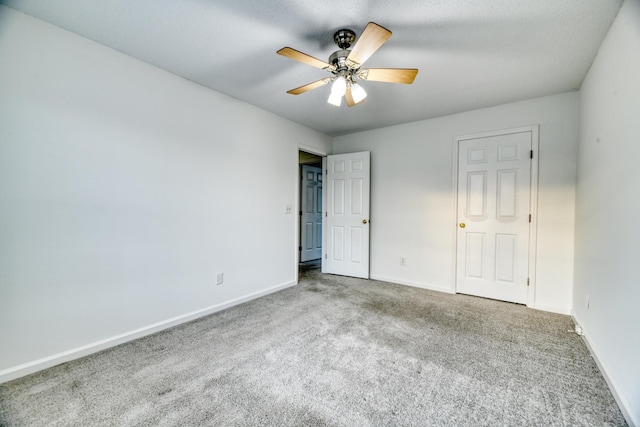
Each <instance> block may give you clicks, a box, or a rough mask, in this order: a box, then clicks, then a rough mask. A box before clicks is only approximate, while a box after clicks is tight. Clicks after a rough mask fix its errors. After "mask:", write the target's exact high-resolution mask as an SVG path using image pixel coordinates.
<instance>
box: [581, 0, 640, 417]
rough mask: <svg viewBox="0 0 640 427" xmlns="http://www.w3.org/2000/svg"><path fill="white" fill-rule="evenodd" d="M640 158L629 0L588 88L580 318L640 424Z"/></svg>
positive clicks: (638, 54) (639, 5)
mask: <svg viewBox="0 0 640 427" xmlns="http://www.w3.org/2000/svg"><path fill="white" fill-rule="evenodd" d="M639 158H640V2H638V1H637V0H627V1H625V3H624V4H623V6H622V8H621V9H620V12H619V15H618V17H617V18H616V20H615V22H614V23H613V25H612V27H611V29H610V30H609V33H608V35H607V37H606V39H605V40H604V42H603V43H602V45H601V47H600V50H599V52H598V55H597V57H596V59H595V61H594V63H593V65H592V66H591V70H590V71H589V73H588V74H587V77H586V79H585V80H584V82H583V84H582V88H581V90H580V144H579V156H578V181H577V205H576V241H575V252H576V260H575V285H574V298H573V314H574V316H575V318H576V320H577V321H578V322H579V323H580V324H581V325H582V327H583V330H584V332H585V337H586V339H587V341H588V343H589V344H590V346H591V348H592V350H593V352H594V353H595V355H596V357H597V360H599V362H600V364H601V366H602V368H603V369H604V371H605V372H606V374H607V376H608V377H609V381H610V383H611V384H612V386H613V387H612V388H613V389H614V390H615V391H617V393H618V397H619V402H621V404H622V406H623V407H624V408H626V411H627V414H626V415H627V418H628V419H629V420H633V421H632V422H633V423H634V424H635V425H638V426H640V333H639V332H638V328H639V327H640V310H638V303H639V302H640V280H639V267H640V226H639V225H638V220H637V215H636V214H637V213H638V212H640V174H639V173H638V159H639ZM587 298H589V306H588V307H587Z"/></svg>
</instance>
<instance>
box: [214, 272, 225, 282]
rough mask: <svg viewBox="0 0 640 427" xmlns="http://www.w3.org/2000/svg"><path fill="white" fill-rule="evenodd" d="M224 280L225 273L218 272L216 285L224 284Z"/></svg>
mask: <svg viewBox="0 0 640 427" xmlns="http://www.w3.org/2000/svg"><path fill="white" fill-rule="evenodd" d="M222 282H224V273H218V274H216V285H222Z"/></svg>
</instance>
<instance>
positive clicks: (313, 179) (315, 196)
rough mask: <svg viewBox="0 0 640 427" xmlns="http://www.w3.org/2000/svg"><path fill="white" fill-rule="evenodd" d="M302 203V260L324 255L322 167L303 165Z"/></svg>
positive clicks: (318, 257)
mask: <svg viewBox="0 0 640 427" xmlns="http://www.w3.org/2000/svg"><path fill="white" fill-rule="evenodd" d="M300 188H301V195H300V197H301V203H300V211H301V217H300V262H305V261H311V260H314V259H320V257H321V256H322V168H319V167H315V166H309V165H303V166H302V183H301V186H300Z"/></svg>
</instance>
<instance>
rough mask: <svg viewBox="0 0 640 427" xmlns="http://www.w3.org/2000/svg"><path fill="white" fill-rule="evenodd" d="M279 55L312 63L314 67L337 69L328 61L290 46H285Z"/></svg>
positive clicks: (308, 63)
mask: <svg viewBox="0 0 640 427" xmlns="http://www.w3.org/2000/svg"><path fill="white" fill-rule="evenodd" d="M276 53H277V54H278V55H282V56H286V57H287V58H291V59H294V60H296V61H300V62H304V63H305V64H307V65H311V66H312V67H316V68H321V69H323V70H324V69H328V70H335V68H336V67H335V66H333V65H331V64H329V63H328V62H324V61H321V60H320V59H318V58H314V57H313V56H311V55H307V54H306V53H302V52H300V51H299V50H295V49H292V48H290V47H283V48H282V49H280V50H279V51H278V52H276Z"/></svg>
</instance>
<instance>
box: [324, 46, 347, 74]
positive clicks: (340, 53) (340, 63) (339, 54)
mask: <svg viewBox="0 0 640 427" xmlns="http://www.w3.org/2000/svg"><path fill="white" fill-rule="evenodd" d="M349 53H351V51H350V50H337V51H335V52H333V53H332V54H331V56H330V57H329V64H332V65H335V67H336V71H341V70H346V69H347V68H348V67H347V63H346V60H347V56H349Z"/></svg>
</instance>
